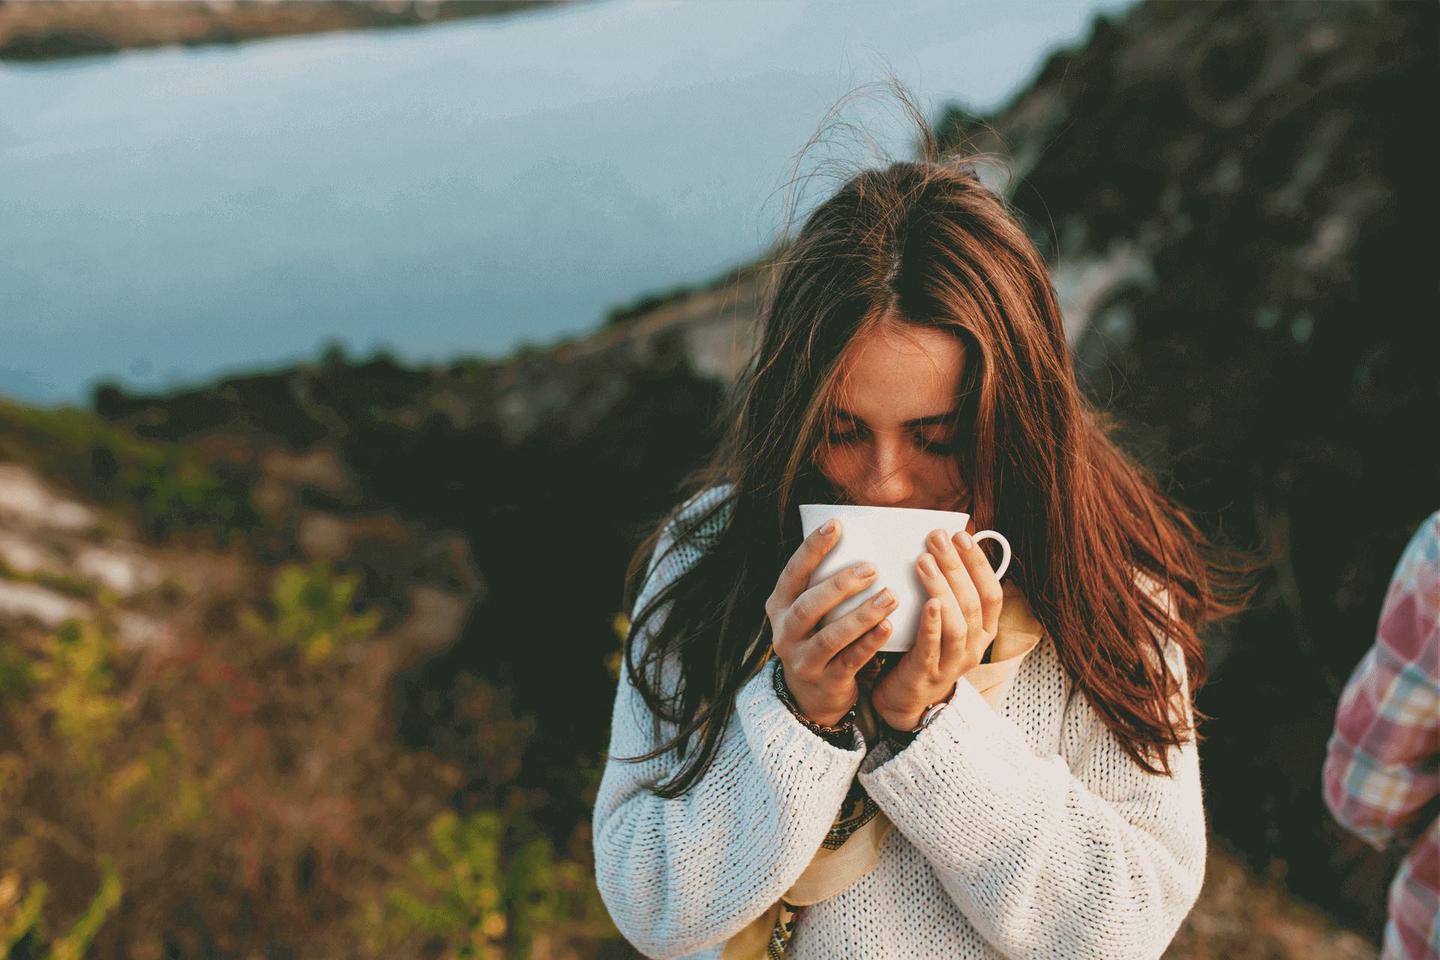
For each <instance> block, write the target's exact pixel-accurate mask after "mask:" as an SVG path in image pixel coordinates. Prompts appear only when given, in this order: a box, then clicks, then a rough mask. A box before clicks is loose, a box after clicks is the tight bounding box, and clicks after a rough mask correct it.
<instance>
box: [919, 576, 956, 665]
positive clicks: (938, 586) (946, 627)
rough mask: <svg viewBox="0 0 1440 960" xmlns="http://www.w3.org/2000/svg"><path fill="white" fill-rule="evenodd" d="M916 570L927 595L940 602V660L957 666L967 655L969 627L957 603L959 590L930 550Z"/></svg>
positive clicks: (945, 663)
mask: <svg viewBox="0 0 1440 960" xmlns="http://www.w3.org/2000/svg"><path fill="white" fill-rule="evenodd" d="M915 569H916V571H917V572H918V574H919V576H920V584H921V585H922V586H923V587H924V588H925V592H926V593H927V594H929V595H930V596H931V597H933V598H934V599H936V600H938V601H939V603H940V640H941V644H940V660H941V662H942V664H943V665H945V666H949V665H951V664H953V663H957V662H958V661H959V660H960V659H961V657H962V656H963V655H964V653H965V640H966V633H967V630H968V627H967V626H966V623H965V618H964V617H963V616H961V615H960V607H959V605H958V604H956V602H955V591H954V590H952V589H950V581H949V580H946V579H945V574H943V573H941V572H940V567H939V565H938V564H937V563H936V562H935V557H934V556H933V555H931V554H930V552H929V551H928V550H927V551H926V552H925V553H922V554H921V555H920V559H919V560H918V561H917V562H916V564H915Z"/></svg>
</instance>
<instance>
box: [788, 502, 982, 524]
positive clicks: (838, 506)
mask: <svg viewBox="0 0 1440 960" xmlns="http://www.w3.org/2000/svg"><path fill="white" fill-rule="evenodd" d="M796 506H798V507H799V508H800V509H802V510H803V509H805V508H806V507H820V508H822V509H825V510H835V511H840V512H844V513H865V512H872V511H873V512H881V511H888V512H891V513H915V514H933V515H934V516H937V517H964V518H965V519H966V520H969V519H970V516H971V515H970V514H969V513H967V512H966V511H964V510H935V509H933V508H931V507H876V506H871V505H869V504H860V503H801V504H797V505H796Z"/></svg>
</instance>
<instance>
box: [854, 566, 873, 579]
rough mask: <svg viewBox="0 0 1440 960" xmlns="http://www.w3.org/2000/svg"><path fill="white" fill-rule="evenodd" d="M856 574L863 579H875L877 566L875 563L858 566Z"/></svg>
mask: <svg viewBox="0 0 1440 960" xmlns="http://www.w3.org/2000/svg"><path fill="white" fill-rule="evenodd" d="M855 574H856V576H861V577H873V576H874V575H875V565H874V564H873V563H861V564H857V565H856V567H855Z"/></svg>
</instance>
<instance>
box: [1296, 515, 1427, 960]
mask: <svg viewBox="0 0 1440 960" xmlns="http://www.w3.org/2000/svg"><path fill="white" fill-rule="evenodd" d="M1324 777H1325V803H1326V805H1327V806H1328V807H1329V808H1330V812H1331V813H1332V814H1333V815H1334V816H1335V819H1336V820H1337V821H1339V822H1340V823H1341V824H1342V825H1343V826H1345V827H1346V828H1347V829H1349V830H1350V831H1352V832H1353V833H1355V834H1357V835H1358V836H1360V837H1361V838H1362V839H1363V840H1365V841H1366V842H1367V843H1369V844H1370V845H1371V846H1373V847H1376V848H1377V849H1381V850H1383V849H1385V848H1386V847H1388V846H1390V845H1392V844H1397V845H1398V844H1409V845H1410V849H1409V853H1408V855H1407V856H1406V857H1405V860H1404V861H1403V862H1402V863H1401V865H1400V869H1399V871H1398V872H1397V873H1396V875H1395V879H1394V880H1393V881H1392V882H1391V884H1390V894H1389V920H1388V922H1387V923H1386V925H1385V939H1384V946H1383V948H1382V954H1381V956H1382V957H1383V958H1385V960H1390V958H1403V960H1419V958H1421V957H1426V958H1431V960H1434V958H1436V957H1440V818H1437V816H1436V810H1437V807H1440V511H1436V512H1435V513H1433V514H1431V515H1430V516H1429V517H1428V518H1426V520H1425V522H1423V523H1422V524H1421V525H1420V529H1419V530H1417V531H1416V532H1415V535H1414V536H1413V537H1412V538H1411V539H1410V542H1409V544H1408V545H1407V546H1406V547H1405V551H1404V553H1403V554H1402V555H1401V557H1400V562H1399V564H1397V566H1396V568H1395V575H1394V577H1392V579H1391V581H1390V587H1389V590H1388V591H1387V592H1386V594H1385V603H1384V606H1383V607H1382V608H1381V611H1380V624H1379V629H1378V630H1377V632H1376V637H1375V645H1374V646H1372V647H1371V648H1370V649H1369V650H1368V651H1367V652H1366V653H1365V656H1364V657H1363V658H1362V659H1361V660H1360V663H1359V664H1358V665H1356V667H1355V671H1354V673H1353V674H1351V676H1350V680H1349V682H1348V683H1347V684H1346V686H1345V691H1344V693H1342V694H1341V696H1340V705H1339V708H1338V710H1337V711H1336V714H1335V730H1334V732H1333V733H1332V734H1331V736H1330V740H1329V744H1328V748H1327V752H1326V757H1325V771H1324ZM1427 821H1428V825H1427ZM1417 838H1418V839H1417ZM1412 841H1414V842H1413V843H1412Z"/></svg>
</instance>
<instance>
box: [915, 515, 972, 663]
mask: <svg viewBox="0 0 1440 960" xmlns="http://www.w3.org/2000/svg"><path fill="white" fill-rule="evenodd" d="M928 546H929V548H930V552H931V553H932V554H934V556H935V560H936V562H937V563H939V564H940V572H941V573H943V574H945V579H946V580H947V581H949V583H950V589H951V591H953V592H954V594H955V602H956V604H957V605H958V606H959V608H960V615H961V616H962V617H964V618H965V628H966V629H965V635H966V638H967V640H968V641H969V642H970V643H983V642H985V640H986V639H987V637H986V634H985V622H984V616H983V614H984V610H983V608H982V606H981V603H980V593H979V591H978V590H977V589H976V588H975V583H974V581H973V580H972V579H971V576H970V571H969V569H968V568H967V567H966V564H965V561H964V560H962V559H961V558H960V551H959V550H957V549H956V548H955V543H954V542H953V541H952V540H951V539H950V536H949V535H948V534H947V533H946V532H945V531H944V530H936V531H934V532H932V533H931V534H930V543H929V544H928ZM983 652H984V651H983V650H982V651H981V653H983Z"/></svg>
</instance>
